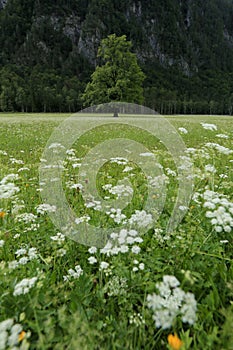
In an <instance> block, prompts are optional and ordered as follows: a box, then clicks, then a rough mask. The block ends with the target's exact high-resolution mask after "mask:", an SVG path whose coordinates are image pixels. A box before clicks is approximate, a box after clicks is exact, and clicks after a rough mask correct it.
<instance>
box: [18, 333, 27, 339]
mask: <svg viewBox="0 0 233 350" xmlns="http://www.w3.org/2000/svg"><path fill="white" fill-rule="evenodd" d="M25 335H26V332H24V331H22V332H21V333H19V341H22V340H24V338H25Z"/></svg>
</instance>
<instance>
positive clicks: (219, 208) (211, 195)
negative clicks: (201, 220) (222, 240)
mask: <svg viewBox="0 0 233 350" xmlns="http://www.w3.org/2000/svg"><path fill="white" fill-rule="evenodd" d="M203 199H204V201H205V202H204V205H203V206H204V208H207V209H208V211H207V212H206V217H207V218H209V219H211V221H210V222H211V224H212V225H213V227H214V230H215V231H216V232H227V233H230V232H231V231H232V230H233V203H231V202H229V201H228V199H227V198H226V196H224V195H223V194H219V193H217V192H214V191H210V190H206V191H205V192H204V193H203Z"/></svg>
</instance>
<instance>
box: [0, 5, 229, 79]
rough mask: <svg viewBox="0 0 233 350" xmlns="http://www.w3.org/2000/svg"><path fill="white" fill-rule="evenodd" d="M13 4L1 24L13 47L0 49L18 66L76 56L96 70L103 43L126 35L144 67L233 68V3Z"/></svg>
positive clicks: (185, 69)
mask: <svg viewBox="0 0 233 350" xmlns="http://www.w3.org/2000/svg"><path fill="white" fill-rule="evenodd" d="M8 2H9V6H7V7H5V5H6V3H7V0H0V8H1V9H2V11H1V12H4V11H9V13H10V15H11V16H9V19H8V20H6V19H5V20H4V21H5V22H3V23H2V24H1V17H0V26H2V27H4V30H5V36H6V35H9V37H10V38H11V39H10V43H11V46H10V47H9V43H7V42H6V37H5V38H2V40H1V42H0V44H2V45H1V46H2V50H3V52H7V55H8V58H9V59H10V60H12V59H13V61H14V60H15V59H16V56H17V60H20V59H21V57H22V58H23V59H25V60H26V63H27V64H29V65H30V64H35V63H45V62H46V61H48V63H49V64H51V62H56V64H59V62H57V61H60V63H61V62H63V61H64V59H67V58H68V56H70V55H71V56H72V57H74V56H82V57H84V58H85V59H86V60H88V61H89V62H90V63H91V64H92V65H95V64H96V54H97V49H98V46H99V43H100V40H101V39H102V38H103V37H106V36H107V35H108V34H111V33H116V34H117V35H123V34H126V35H127V38H128V39H129V40H131V41H132V43H133V49H134V51H135V52H136V53H137V55H138V58H139V60H140V61H141V62H142V63H144V64H145V63H147V62H148V61H149V62H157V63H158V64H160V65H161V66H163V67H173V66H174V67H177V68H178V69H181V70H182V71H183V72H184V73H185V74H186V75H188V76H190V75H192V74H193V73H195V72H197V71H198V70H199V69H200V68H202V67H204V66H205V67H208V66H209V67H212V66H218V68H219V69H222V68H223V66H224V65H225V66H228V67H229V66H232V68H233V64H230V63H229V61H230V57H231V58H233V44H232V43H233V3H232V1H229V0H205V1H204V2H200V1H199V0H158V1H156V2H155V1H154V0H148V1H139V0H128V1H125V0H121V1H120V0H118V1H116V0H92V1H86V0H70V1H69V2H67V1H63V0H60V1H56V3H54V4H49V3H48V2H46V1H45V0H39V1H36V0H27V1H26V0H21V1H20V0H15V1H14V2H13V1H12V0H8ZM14 11H16V12H17V16H15V17H14ZM6 17H7V16H6ZM7 27H9V29H8V28H7ZM4 39H5V40H4ZM222 52H224V53H225V54H226V56H228V59H227V62H225V63H222V62H220V60H219V56H222ZM14 56H15V57H14ZM0 59H1V56H0ZM50 61H51V62H50ZM0 63H1V61H0ZM52 64H53V63H52ZM54 64H55V63H54Z"/></svg>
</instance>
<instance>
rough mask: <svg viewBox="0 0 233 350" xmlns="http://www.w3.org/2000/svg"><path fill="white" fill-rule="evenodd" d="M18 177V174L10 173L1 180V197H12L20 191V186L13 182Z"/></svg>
mask: <svg viewBox="0 0 233 350" xmlns="http://www.w3.org/2000/svg"><path fill="white" fill-rule="evenodd" d="M17 179H18V175H17V174H9V175H7V176H5V177H4V178H3V179H2V180H1V181H0V199H8V198H11V197H13V196H14V195H15V194H16V193H18V192H19V187H18V186H15V184H14V183H13V182H12V181H14V180H17Z"/></svg>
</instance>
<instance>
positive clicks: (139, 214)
mask: <svg viewBox="0 0 233 350" xmlns="http://www.w3.org/2000/svg"><path fill="white" fill-rule="evenodd" d="M152 222H153V218H152V215H151V214H147V212H146V211H145V210H135V214H133V215H132V216H131V217H130V219H129V223H130V224H131V225H133V224H136V225H137V226H138V227H147V226H149V225H150V224H151V223H152Z"/></svg>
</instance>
